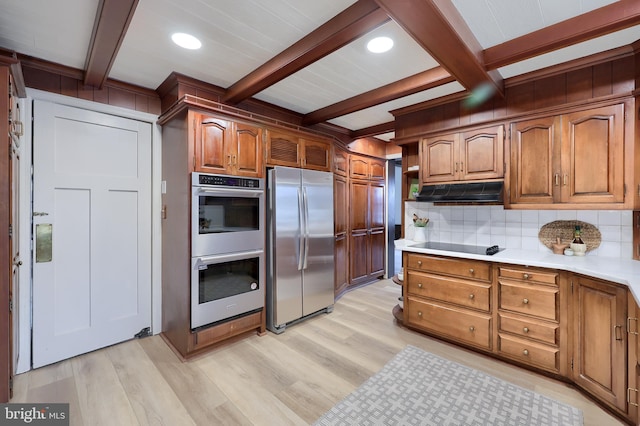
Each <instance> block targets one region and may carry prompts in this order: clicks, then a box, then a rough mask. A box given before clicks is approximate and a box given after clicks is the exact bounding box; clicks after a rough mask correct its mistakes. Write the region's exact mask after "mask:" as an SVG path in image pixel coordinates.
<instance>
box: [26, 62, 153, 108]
mask: <svg viewBox="0 0 640 426" xmlns="http://www.w3.org/2000/svg"><path fill="white" fill-rule="evenodd" d="M19 59H20V62H21V64H22V73H23V75H24V82H25V85H26V86H27V87H31V88H33V89H39V90H44V91H47V92H52V93H57V94H60V95H65V96H71V97H73V98H79V99H85V100H88V101H93V102H99V103H102V104H107V105H113V106H119V107H123V108H128V109H132V110H135V111H141V112H148V113H151V114H160V97H159V96H158V94H157V93H156V92H155V91H154V90H151V89H145V88H142V87H138V86H134V85H130V84H126V83H121V82H118V81H115V80H107V82H106V83H105V84H104V86H103V88H102V89H97V88H95V87H92V86H85V85H84V83H83V74H82V71H80V70H76V69H73V68H69V67H64V66H61V65H57V64H52V63H50V62H46V61H41V60H36V59H32V58H21V57H19Z"/></svg>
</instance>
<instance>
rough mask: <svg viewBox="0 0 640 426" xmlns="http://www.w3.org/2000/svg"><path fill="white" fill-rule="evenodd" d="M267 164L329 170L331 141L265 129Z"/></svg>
mask: <svg viewBox="0 0 640 426" xmlns="http://www.w3.org/2000/svg"><path fill="white" fill-rule="evenodd" d="M266 145H267V146H266V151H267V160H266V161H267V165H268V166H288V167H298V168H305V169H311V170H320V171H325V172H329V171H331V143H330V142H329V141H325V140H320V139H315V138H310V137H308V136H306V135H305V136H302V135H299V134H296V133H293V132H287V131H286V130H274V129H269V130H268V131H267V143H266Z"/></svg>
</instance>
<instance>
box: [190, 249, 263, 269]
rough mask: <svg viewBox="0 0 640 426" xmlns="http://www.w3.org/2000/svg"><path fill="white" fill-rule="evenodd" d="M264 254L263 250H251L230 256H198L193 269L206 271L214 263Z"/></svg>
mask: <svg viewBox="0 0 640 426" xmlns="http://www.w3.org/2000/svg"><path fill="white" fill-rule="evenodd" d="M263 253H264V251H263V250H251V251H243V252H241V253H230V254H216V255H212V256H198V257H197V258H196V263H195V265H194V267H193V269H195V270H200V269H207V267H208V266H209V265H211V264H214V263H222V262H221V261H233V260H240V259H246V258H249V257H254V256H261V255H262V254H263Z"/></svg>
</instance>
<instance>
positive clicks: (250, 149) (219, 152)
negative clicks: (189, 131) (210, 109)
mask: <svg viewBox="0 0 640 426" xmlns="http://www.w3.org/2000/svg"><path fill="white" fill-rule="evenodd" d="M193 115H194V123H195V129H194V132H195V137H194V171H197V172H204V173H215V174H226V175H233V176H247V177H263V176H264V167H263V163H262V158H263V154H262V132H263V129H262V128H260V127H258V126H255V125H252V124H246V123H241V122H233V121H230V120H226V119H222V118H216V117H211V116H208V115H206V114H200V113H194V114H193Z"/></svg>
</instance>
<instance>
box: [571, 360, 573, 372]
mask: <svg viewBox="0 0 640 426" xmlns="http://www.w3.org/2000/svg"><path fill="white" fill-rule="evenodd" d="M571 371H573V358H571Z"/></svg>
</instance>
